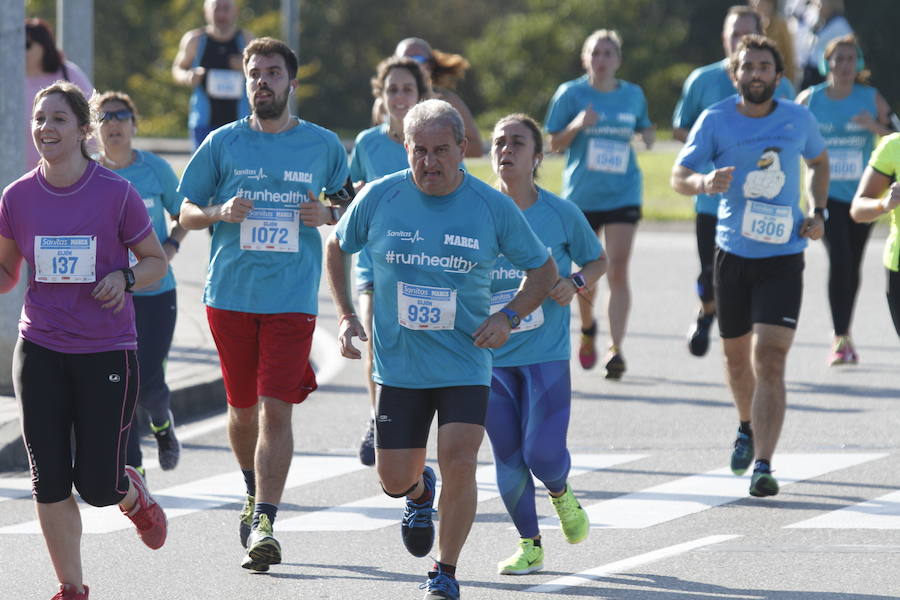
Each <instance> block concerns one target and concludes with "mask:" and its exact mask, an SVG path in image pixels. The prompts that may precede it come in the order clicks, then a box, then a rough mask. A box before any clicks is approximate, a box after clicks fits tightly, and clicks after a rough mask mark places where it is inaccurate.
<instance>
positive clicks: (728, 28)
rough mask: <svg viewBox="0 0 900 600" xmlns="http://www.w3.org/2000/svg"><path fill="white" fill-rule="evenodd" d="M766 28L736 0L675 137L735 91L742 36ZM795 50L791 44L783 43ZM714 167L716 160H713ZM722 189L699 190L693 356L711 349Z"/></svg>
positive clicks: (680, 107) (698, 72)
mask: <svg viewBox="0 0 900 600" xmlns="http://www.w3.org/2000/svg"><path fill="white" fill-rule="evenodd" d="M762 32H763V28H762V20H761V17H760V15H759V13H757V12H755V11H754V10H753V9H752V8H750V7H749V6H742V5H736V6H732V7H731V8H730V9H729V10H728V14H726V15H725V21H724V23H723V24H722V46H723V47H724V48H725V58H724V59H722V60H719V61H716V62H714V63H712V64H709V65H706V66H703V67H698V68H696V69H694V70H693V71H692V72H691V74H690V75H689V76H688V78H687V79H686V80H685V82H684V89H683V90H682V92H681V98H680V99H679V100H678V104H677V105H676V106H675V113H674V114H673V115H672V137H674V138H675V139H676V140H678V141H680V142H684V141H685V140H687V136H688V131H689V130H690V129H691V127H693V126H694V123H696V122H697V119H698V118H699V117H700V113H702V112H703V111H704V110H706V109H707V108H709V107H710V106H712V105H713V104H715V103H716V102H720V101H722V100H724V99H725V98H727V97H728V96H733V95H734V93H735V89H734V83H733V82H732V81H731V76H730V75H729V73H728V62H729V59H730V58H731V55H732V54H733V53H734V49H735V48H736V47H737V44H738V42H739V41H740V40H741V38H742V37H744V36H745V35H748V34H757V35H760V34H762ZM781 51H782V52H785V51H787V52H790V51H792V49H790V48H787V49H785V48H782V49H781ZM775 97H776V98H785V99H788V100H791V99H793V98H794V86H793V85H791V82H790V81H788V79H787V78H786V77H783V78H782V79H781V81H779V83H778V84H777V87H776V88H775ZM710 168H711V165H710ZM719 200H721V195H720V194H697V195H696V196H694V209H695V210H696V212H697V218H696V235H697V254H698V255H699V257H700V274H699V275H698V276H697V296H698V297H699V298H700V312H699V314H698V315H697V320H696V322H695V323H693V324H692V325H691V328H690V331H689V332H688V350H690V352H691V354H693V355H694V356H703V355H705V354H706V351H707V350H708V349H709V329H710V327H711V326H712V322H713V319H714V318H715V314H716V304H715V293H714V291H713V283H712V272H713V252H714V251H715V248H716V243H715V237H716V221H717V219H718V210H719Z"/></svg>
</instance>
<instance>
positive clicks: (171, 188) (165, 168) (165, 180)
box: [153, 155, 182, 242]
mask: <svg viewBox="0 0 900 600" xmlns="http://www.w3.org/2000/svg"><path fill="white" fill-rule="evenodd" d="M153 158H154V159H155V160H154V161H153V162H154V170H155V171H156V176H157V178H159V183H160V185H162V203H163V208H165V209H166V212H167V213H169V215H171V216H172V217H177V216H178V214H179V213H180V212H181V201H182V196H181V194H179V193H178V177H177V176H176V175H175V171H174V170H173V169H172V166H171V165H170V164H169V163H168V162H166V161H165V160H163V159H162V158H160V157H158V156H156V155H153ZM160 241H161V242H164V241H165V240H160Z"/></svg>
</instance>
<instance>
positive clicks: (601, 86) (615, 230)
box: [544, 29, 655, 379]
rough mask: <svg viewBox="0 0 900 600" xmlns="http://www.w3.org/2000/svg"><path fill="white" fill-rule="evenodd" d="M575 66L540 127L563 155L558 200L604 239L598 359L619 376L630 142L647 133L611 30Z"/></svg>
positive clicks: (632, 173)
mask: <svg viewBox="0 0 900 600" xmlns="http://www.w3.org/2000/svg"><path fill="white" fill-rule="evenodd" d="M581 64H582V66H583V67H584V70H585V74H584V75H583V76H581V77H579V78H578V79H574V80H572V81H567V82H565V83H563V84H562V85H560V86H559V87H558V88H557V90H556V93H555V94H554V95H553V99H552V100H551V101H550V107H549V108H548V109H547V119H546V122H545V124H544V125H545V127H546V128H547V132H548V133H549V134H550V149H551V150H553V151H554V152H563V151H565V153H566V170H565V172H564V173H563V197H564V198H566V199H567V200H571V201H572V202H574V203H575V204H576V205H578V207H579V208H580V209H581V210H582V211H583V212H584V213H585V216H587V219H588V222H589V223H590V224H591V227H592V228H593V229H594V231H596V232H597V235H600V233H601V232H602V233H603V235H604V247H605V248H606V252H607V254H608V257H609V273H608V274H607V276H606V281H607V283H608V284H609V297H608V299H607V303H606V314H607V320H608V331H609V337H610V345H609V350H608V352H607V353H606V358H605V359H604V360H605V367H606V378H607V379H620V378H621V377H622V374H623V373H624V372H625V357H624V355H623V351H622V343H623V342H624V340H625V330H626V326H627V324H628V313H629V312H630V311H631V287H630V284H629V281H628V268H629V263H630V262H631V249H632V245H633V243H634V235H635V232H636V231H637V224H638V221H640V220H641V194H642V184H643V176H642V174H641V169H640V167H639V166H638V163H637V155H636V154H635V152H634V149H633V148H632V147H631V141H632V138H633V137H634V136H635V135H636V134H639V135H640V136H641V138H642V140H643V142H644V145H645V146H646V147H647V148H648V149H649V148H650V147H651V146H652V145H653V141H654V139H655V129H654V127H653V124H652V123H651V122H650V117H649V116H648V114H647V100H646V98H645V97H644V92H643V90H641V88H640V87H639V86H637V85H635V84H633V83H629V82H627V81H623V80H621V79H618V78H616V72H617V71H618V70H619V67H621V66H622V39H621V38H620V37H619V34H618V33H616V32H615V31H613V30H609V29H598V30H597V31H595V32H593V33H592V34H591V35H590V36H588V38H587V39H586V40H585V41H584V45H583V46H582V49H581ZM588 298H589V296H588V295H579V296H578V309H579V313H580V314H581V334H582V335H581V347H580V348H579V350H578V358H579V361H580V362H581V366H582V367H583V368H585V369H591V368H593V367H594V365H595V364H596V362H597V350H596V347H595V343H594V338H595V337H596V335H597V322H596V321H595V320H594V307H593V306H592V305H591V303H590V301H589V299H588Z"/></svg>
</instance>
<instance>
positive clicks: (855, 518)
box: [787, 491, 900, 529]
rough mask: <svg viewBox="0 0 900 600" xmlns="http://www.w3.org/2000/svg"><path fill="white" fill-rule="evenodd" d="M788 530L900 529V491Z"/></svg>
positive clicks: (796, 524)
mask: <svg viewBox="0 0 900 600" xmlns="http://www.w3.org/2000/svg"><path fill="white" fill-rule="evenodd" d="M787 528H788V529H791V528H793V529H900V491H898V492H892V493H890V494H887V495H885V496H881V497H879V498H875V499H873V500H869V501H867V502H861V503H859V504H854V505H852V506H846V507H844V508H841V509H839V510H834V511H831V512H828V513H825V514H823V515H819V516H817V517H813V518H811V519H807V520H805V521H800V522H799V523H794V524H793V525H788V526H787Z"/></svg>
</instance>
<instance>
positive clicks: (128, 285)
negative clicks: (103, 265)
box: [121, 269, 134, 294]
mask: <svg viewBox="0 0 900 600" xmlns="http://www.w3.org/2000/svg"><path fill="white" fill-rule="evenodd" d="M121 271H122V275H124V276H125V292H126V293H128V294H130V293H132V290H133V289H134V271H132V270H131V269H121Z"/></svg>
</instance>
